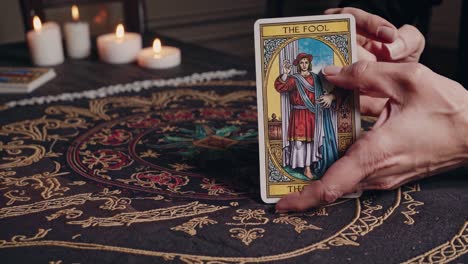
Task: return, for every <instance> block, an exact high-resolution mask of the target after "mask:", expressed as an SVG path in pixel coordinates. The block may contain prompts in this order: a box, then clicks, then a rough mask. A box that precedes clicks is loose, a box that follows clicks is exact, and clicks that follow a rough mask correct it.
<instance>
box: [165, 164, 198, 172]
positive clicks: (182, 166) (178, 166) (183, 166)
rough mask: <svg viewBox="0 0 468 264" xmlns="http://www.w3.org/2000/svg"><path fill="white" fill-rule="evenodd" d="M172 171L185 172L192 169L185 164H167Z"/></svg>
mask: <svg viewBox="0 0 468 264" xmlns="http://www.w3.org/2000/svg"><path fill="white" fill-rule="evenodd" d="M169 166H171V167H172V168H173V169H174V170H176V171H186V170H189V169H193V168H194V167H192V166H190V165H188V164H185V163H175V164H169Z"/></svg>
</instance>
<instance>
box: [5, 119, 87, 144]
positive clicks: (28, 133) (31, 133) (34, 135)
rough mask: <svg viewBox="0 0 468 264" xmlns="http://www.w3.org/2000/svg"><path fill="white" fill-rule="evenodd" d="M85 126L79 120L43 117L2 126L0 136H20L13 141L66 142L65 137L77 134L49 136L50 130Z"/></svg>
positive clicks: (83, 122)
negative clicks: (55, 140)
mask: <svg viewBox="0 0 468 264" xmlns="http://www.w3.org/2000/svg"><path fill="white" fill-rule="evenodd" d="M86 127H87V124H86V121H85V120H84V119H81V118H69V119H65V120H63V121H62V120H59V119H47V117H46V116H43V117H41V118H39V119H34V120H26V121H21V122H16V123H12V124H8V125H5V126H3V127H2V128H1V129H0V135H9V136H11V135H20V136H22V137H13V140H19V139H31V140H37V141H42V142H46V141H52V140H54V139H57V140H67V137H74V136H76V135H77V133H72V134H70V135H59V134H51V131H52V130H57V129H64V128H73V129H78V128H86Z"/></svg>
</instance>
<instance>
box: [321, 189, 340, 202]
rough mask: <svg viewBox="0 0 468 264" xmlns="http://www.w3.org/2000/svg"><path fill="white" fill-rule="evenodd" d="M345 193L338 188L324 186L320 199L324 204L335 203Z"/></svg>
mask: <svg viewBox="0 0 468 264" xmlns="http://www.w3.org/2000/svg"><path fill="white" fill-rule="evenodd" d="M342 195H343V194H342V193H341V192H340V191H338V190H337V189H336V188H330V187H328V188H323V189H322V193H321V195H320V201H321V203H322V204H329V203H333V202H334V201H336V200H338V198H340V197H341V196H342Z"/></svg>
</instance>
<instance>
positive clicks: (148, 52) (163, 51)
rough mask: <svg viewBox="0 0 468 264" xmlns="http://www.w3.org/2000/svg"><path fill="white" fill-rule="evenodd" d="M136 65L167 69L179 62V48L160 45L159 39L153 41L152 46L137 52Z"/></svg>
mask: <svg viewBox="0 0 468 264" xmlns="http://www.w3.org/2000/svg"><path fill="white" fill-rule="evenodd" d="M137 60H138V65H140V66H141V67H145V68H151V69H167V68H172V67H175V66H177V65H179V64H180V61H181V55H180V49H178V48H176V47H170V46H162V45H161V41H160V40H159V39H155V40H154V41H153V47H152V48H146V49H143V50H141V51H140V52H139V53H138V57H137Z"/></svg>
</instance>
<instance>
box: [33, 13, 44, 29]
mask: <svg viewBox="0 0 468 264" xmlns="http://www.w3.org/2000/svg"><path fill="white" fill-rule="evenodd" d="M33 27H34V30H35V31H39V30H41V29H42V23H41V19H40V18H39V17H38V16H34V18H33Z"/></svg>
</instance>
